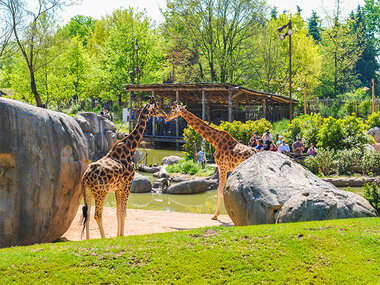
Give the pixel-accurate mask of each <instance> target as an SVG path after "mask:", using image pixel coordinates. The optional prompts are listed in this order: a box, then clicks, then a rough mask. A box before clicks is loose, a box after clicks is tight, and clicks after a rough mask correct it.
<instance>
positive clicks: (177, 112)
mask: <svg viewBox="0 0 380 285" xmlns="http://www.w3.org/2000/svg"><path fill="white" fill-rule="evenodd" d="M183 108H185V107H183V106H181V105H179V104H177V102H173V106H172V107H171V108H170V112H169V115H168V116H167V117H166V121H167V122H169V121H171V120H173V119H175V118H177V117H179V116H181V111H182V109H183Z"/></svg>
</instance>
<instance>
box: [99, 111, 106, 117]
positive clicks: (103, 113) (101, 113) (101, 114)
mask: <svg viewBox="0 0 380 285" xmlns="http://www.w3.org/2000/svg"><path fill="white" fill-rule="evenodd" d="M105 114H106V113H105V112H104V109H102V111H101V112H100V116H102V117H103V118H104V116H105Z"/></svg>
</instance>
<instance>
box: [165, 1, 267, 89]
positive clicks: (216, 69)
mask: <svg viewBox="0 0 380 285" xmlns="http://www.w3.org/2000/svg"><path fill="white" fill-rule="evenodd" d="M265 7H266V6H265V4H264V2H263V1H261V0H225V1H216V0H186V1H180V0H171V1H168V8H167V10H166V12H165V13H164V16H165V19H166V24H165V33H166V35H167V36H168V37H170V38H172V39H174V41H175V44H176V46H177V47H183V48H185V49H188V50H189V52H190V53H191V54H193V55H199V61H198V64H199V68H200V72H201V73H202V74H204V75H205V76H204V80H208V81H213V82H227V81H230V82H236V81H237V80H238V79H239V74H237V72H236V70H237V69H238V64H239V55H240V52H241V50H240V49H241V48H242V47H243V43H244V41H246V40H247V39H248V38H250V37H251V36H252V35H253V33H254V29H255V27H258V26H259V25H260V24H264V17H263V16H264V11H265V10H264V9H265ZM183 43H185V44H183ZM201 77H203V76H201Z"/></svg>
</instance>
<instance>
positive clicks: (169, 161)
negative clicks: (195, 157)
mask: <svg viewBox="0 0 380 285" xmlns="http://www.w3.org/2000/svg"><path fill="white" fill-rule="evenodd" d="M181 159H182V157H179V156H176V155H170V156H166V157H164V158H163V159H162V160H161V165H164V164H167V165H172V164H174V163H178V162H179V161H180V160H181Z"/></svg>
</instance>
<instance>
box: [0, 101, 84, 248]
mask: <svg viewBox="0 0 380 285" xmlns="http://www.w3.org/2000/svg"><path fill="white" fill-rule="evenodd" d="M0 131H1V135H0V247H6V246H13V245H28V244H33V243H40V242H52V241H54V240H56V239H58V238H60V237H61V236H62V234H64V233H65V232H66V230H67V229H68V228H69V226H70V224H71V222H72V220H73V219H74V217H75V214H76V212H77V210H78V207H79V203H80V198H81V194H82V192H81V189H80V187H79V183H80V179H81V176H82V173H83V172H84V171H85V169H86V168H87V163H88V158H87V144H86V140H85V137H84V135H83V132H82V130H81V128H80V127H79V125H78V123H77V122H76V121H75V120H74V119H73V118H71V117H70V116H67V115H65V114H62V113H57V112H53V111H49V110H46V109H42V108H37V107H33V106H30V105H27V104H24V103H21V102H17V101H13V100H9V99H4V98H0Z"/></svg>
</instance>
